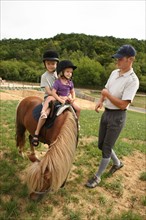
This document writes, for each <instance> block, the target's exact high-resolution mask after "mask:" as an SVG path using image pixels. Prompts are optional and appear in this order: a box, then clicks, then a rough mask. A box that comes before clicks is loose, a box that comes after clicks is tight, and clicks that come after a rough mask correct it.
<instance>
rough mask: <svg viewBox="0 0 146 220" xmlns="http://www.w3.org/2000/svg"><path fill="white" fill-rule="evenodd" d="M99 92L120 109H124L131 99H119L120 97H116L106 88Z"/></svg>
mask: <svg viewBox="0 0 146 220" xmlns="http://www.w3.org/2000/svg"><path fill="white" fill-rule="evenodd" d="M101 94H102V95H103V96H105V97H106V98H108V99H109V100H110V101H111V102H112V103H113V104H114V105H115V106H117V107H118V108H120V109H121V110H124V109H126V107H127V106H128V104H129V103H130V102H131V100H121V99H119V98H117V97H115V96H112V95H111V94H110V92H109V91H108V90H107V89H103V90H102V91H101Z"/></svg>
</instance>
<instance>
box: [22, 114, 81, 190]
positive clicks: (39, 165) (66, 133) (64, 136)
mask: <svg viewBox="0 0 146 220" xmlns="http://www.w3.org/2000/svg"><path fill="white" fill-rule="evenodd" d="M77 132H78V131H77V123H76V120H75V118H74V116H73V114H72V113H71V112H70V111H67V116H66V118H65V121H64V124H63V125H62V128H61V131H60V133H59V135H58V137H57V139H56V140H55V141H54V142H53V143H52V144H51V145H50V146H49V149H48V151H47V152H46V154H45V155H44V157H43V158H42V159H41V161H40V162H34V163H33V164H32V165H31V166H30V167H28V168H27V170H26V171H27V174H26V181H27V185H28V188H29V191H30V193H32V192H41V191H44V190H53V191H57V190H58V189H59V188H60V187H61V186H62V184H63V183H64V181H65V180H66V178H67V176H68V174H69V171H70V169H71V166H72V163H73V160H74V157H75V150H76V147H77V136H78V135H77Z"/></svg>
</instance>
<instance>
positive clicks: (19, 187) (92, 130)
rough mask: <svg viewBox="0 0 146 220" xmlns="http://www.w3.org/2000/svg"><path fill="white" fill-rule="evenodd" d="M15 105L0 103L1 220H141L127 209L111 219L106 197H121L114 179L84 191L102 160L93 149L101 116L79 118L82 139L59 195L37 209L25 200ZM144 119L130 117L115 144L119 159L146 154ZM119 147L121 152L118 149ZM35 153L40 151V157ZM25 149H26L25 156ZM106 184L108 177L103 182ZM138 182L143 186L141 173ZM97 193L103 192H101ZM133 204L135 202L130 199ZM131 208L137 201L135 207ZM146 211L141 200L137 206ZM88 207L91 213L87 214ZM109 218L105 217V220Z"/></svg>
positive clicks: (119, 182) (120, 181) (110, 205)
mask: <svg viewBox="0 0 146 220" xmlns="http://www.w3.org/2000/svg"><path fill="white" fill-rule="evenodd" d="M17 104H18V102H17V101H1V106H0V108H1V119H0V219H1V220H5V219H11V220H13V219H15V220H17V219H18V220H52V219H55V220H59V219H63V220H86V219H89V220H90V219H92V220H97V219H102V220H103V219H106V220H107V219H110V220H116V219H118V220H120V219H121V220H125V219H127V220H130V219H131V220H134V219H137V220H141V219H143V217H144V216H141V214H140V213H137V211H136V210H133V209H130V210H129V211H128V212H121V213H120V214H119V215H117V214H116V215H114V214H113V210H114V209H115V207H116V206H115V202H114V200H111V198H109V197H108V196H107V194H106V193H105V192H106V191H107V192H108V193H110V194H111V195H114V196H115V197H116V198H117V199H118V198H119V197H120V196H121V195H123V178H120V179H118V178H117V179H115V180H114V181H113V182H111V183H101V186H99V188H98V189H95V190H93V191H92V190H87V189H86V188H85V187H84V182H85V179H87V175H90V174H92V172H93V169H95V167H96V166H97V163H98V161H99V159H100V157H101V152H100V151H99V150H98V149H97V137H98V128H99V121H100V118H101V114H102V113H101V112H100V113H99V114H97V113H96V112H94V111H90V110H84V111H82V112H81V117H80V125H81V131H80V137H79V145H78V148H77V152H76V158H75V161H74V163H73V168H72V171H71V175H70V178H69V179H68V181H67V184H66V187H65V188H62V189H60V190H59V191H58V192H52V193H50V194H47V195H46V196H45V197H44V198H43V199H42V200H41V201H40V202H39V203H36V202H32V201H30V200H29V198H28V189H27V186H26V184H25V183H24V182H23V178H22V177H23V176H24V170H25V168H26V167H27V166H28V165H29V164H30V162H29V160H27V159H22V158H21V157H20V156H19V155H18V153H17V149H16V146H15V113H16V107H17ZM145 129H146V127H145V115H144V114H141V113H136V112H130V111H129V112H128V114H127V125H126V127H125V128H124V130H123V132H122V134H121V136H120V138H119V140H118V141H117V143H116V146H115V147H116V151H117V153H118V155H119V156H123V155H129V154H131V152H133V151H135V150H139V151H141V152H142V153H144V152H145V141H146V137H145ZM88 137H89V138H90V137H94V138H93V141H91V142H87V143H84V141H83V140H84V138H88ZM119 146H122V147H119ZM42 148H43V146H41V148H38V149H37V150H38V151H41V150H42ZM28 149H29V145H28V142H27V143H26V147H25V151H27V150H28ZM104 178H106V176H104ZM140 179H141V181H145V174H144V173H143V172H142V173H141V176H140ZM100 187H103V189H104V190H105V191H104V193H103V192H102V191H100ZM131 200H132V201H133V199H131ZM134 202H135V201H134ZM139 202H140V204H141V206H143V207H144V206H145V198H144V197H143V198H142V199H141V201H139ZM91 207H92V208H91ZM107 216H108V217H107Z"/></svg>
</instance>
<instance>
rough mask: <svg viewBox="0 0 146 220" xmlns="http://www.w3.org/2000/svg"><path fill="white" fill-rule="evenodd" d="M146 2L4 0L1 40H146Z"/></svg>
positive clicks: (131, 0)
mask: <svg viewBox="0 0 146 220" xmlns="http://www.w3.org/2000/svg"><path fill="white" fill-rule="evenodd" d="M145 11H146V0H121V1H120V0H113V1H111V0H101V1H100V0H94V1H92V0H86V1H84V0H73V1H71V0H68V1H67V0H66V1H62V0H52V1H51V0H46V1H43V0H37V1H35V0H24V1H23V0H16V1H14V0H9V1H7V0H1V35H0V37H1V40H2V39H4V38H5V39H9V38H12V39H14V38H18V39H30V38H31V39H40V38H51V37H54V36H56V35H57V34H60V33H65V34H70V33H79V34H81V33H83V34H87V35H96V36H113V37H116V38H136V39H138V40H145V39H146V29H145V26H146V21H145V20H146V12H145Z"/></svg>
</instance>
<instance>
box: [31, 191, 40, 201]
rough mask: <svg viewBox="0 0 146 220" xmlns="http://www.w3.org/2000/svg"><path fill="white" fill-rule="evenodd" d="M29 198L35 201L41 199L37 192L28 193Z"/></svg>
mask: <svg viewBox="0 0 146 220" xmlns="http://www.w3.org/2000/svg"><path fill="white" fill-rule="evenodd" d="M29 198H30V200H32V201H36V202H37V201H39V200H41V199H42V195H39V194H36V193H31V194H30V195H29Z"/></svg>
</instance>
